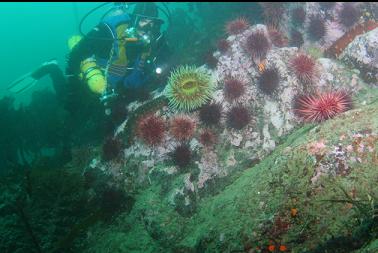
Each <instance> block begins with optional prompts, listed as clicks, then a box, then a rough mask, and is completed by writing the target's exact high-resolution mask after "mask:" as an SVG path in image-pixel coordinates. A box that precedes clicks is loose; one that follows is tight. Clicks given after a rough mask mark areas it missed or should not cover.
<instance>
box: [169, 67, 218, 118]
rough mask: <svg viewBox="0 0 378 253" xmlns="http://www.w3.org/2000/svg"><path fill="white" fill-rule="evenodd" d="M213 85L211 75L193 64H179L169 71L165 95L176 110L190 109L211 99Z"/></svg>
mask: <svg viewBox="0 0 378 253" xmlns="http://www.w3.org/2000/svg"><path fill="white" fill-rule="evenodd" d="M214 89H215V85H214V83H213V82H212V80H211V76H210V75H209V74H207V73H206V72H205V71H204V70H203V69H199V68H196V67H195V66H181V67H178V68H177V69H176V70H174V71H173V72H172V73H171V76H170V77H169V80H168V83H167V86H166V87H165V95H166V97H167V98H168V100H169V105H170V106H171V107H173V108H175V109H176V110H185V111H191V110H193V109H196V108H198V107H200V106H201V105H203V104H205V103H206V102H207V101H208V100H210V99H211V96H212V94H213V92H214Z"/></svg>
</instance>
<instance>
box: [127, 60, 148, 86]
mask: <svg viewBox="0 0 378 253" xmlns="http://www.w3.org/2000/svg"><path fill="white" fill-rule="evenodd" d="M144 64H145V60H142V59H138V60H137V61H135V64H134V69H133V71H132V72H131V74H130V75H128V76H127V77H126V78H125V79H124V81H123V85H124V86H125V88H140V87H141V86H143V84H144V83H145V82H146V81H147V76H146V74H145V71H144Z"/></svg>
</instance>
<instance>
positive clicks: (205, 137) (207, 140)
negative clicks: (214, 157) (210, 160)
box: [199, 129, 217, 147]
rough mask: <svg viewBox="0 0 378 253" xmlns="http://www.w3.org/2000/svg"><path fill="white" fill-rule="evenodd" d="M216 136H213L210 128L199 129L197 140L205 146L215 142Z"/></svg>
mask: <svg viewBox="0 0 378 253" xmlns="http://www.w3.org/2000/svg"><path fill="white" fill-rule="evenodd" d="M216 141H217V137H216V136H215V134H214V132H213V131H211V130H210V129H204V130H202V131H201V133H200V136H199V142H200V143H201V144H202V145H204V146H205V147H209V146H212V145H214V144H215V143H216Z"/></svg>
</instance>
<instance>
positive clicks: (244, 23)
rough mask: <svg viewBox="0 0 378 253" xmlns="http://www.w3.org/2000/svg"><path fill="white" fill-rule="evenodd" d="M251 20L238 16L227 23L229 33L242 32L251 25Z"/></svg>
mask: <svg viewBox="0 0 378 253" xmlns="http://www.w3.org/2000/svg"><path fill="white" fill-rule="evenodd" d="M249 26H250V25H249V22H248V20H247V19H245V18H242V17H240V18H237V19H234V20H232V21H230V22H228V23H227V24H226V31H227V33H228V34H229V35H235V34H239V33H242V32H243V31H244V30H246V29H247V28H248V27H249Z"/></svg>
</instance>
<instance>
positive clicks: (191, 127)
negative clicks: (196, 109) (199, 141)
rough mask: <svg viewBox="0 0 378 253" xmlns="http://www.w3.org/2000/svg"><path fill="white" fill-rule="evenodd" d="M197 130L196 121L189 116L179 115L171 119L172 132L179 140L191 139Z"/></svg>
mask: <svg viewBox="0 0 378 253" xmlns="http://www.w3.org/2000/svg"><path fill="white" fill-rule="evenodd" d="M195 130H196V122H195V121H194V120H193V119H191V118H190V117H189V116H185V115H179V116H176V117H175V118H173V119H172V120H171V124H170V133H171V134H172V136H173V137H174V138H175V139H176V140H178V141H185V140H188V139H190V138H191V137H192V136H193V134H194V131H195Z"/></svg>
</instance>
